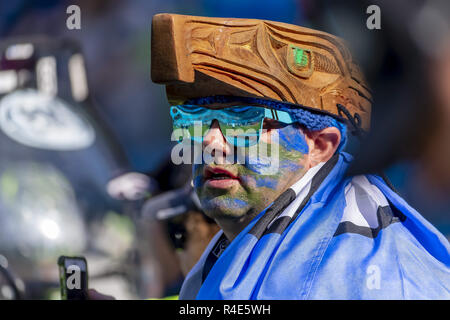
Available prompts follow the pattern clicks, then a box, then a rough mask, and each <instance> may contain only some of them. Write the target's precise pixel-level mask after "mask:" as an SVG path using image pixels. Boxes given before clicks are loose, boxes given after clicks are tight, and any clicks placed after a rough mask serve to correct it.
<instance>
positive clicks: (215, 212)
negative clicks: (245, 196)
mask: <svg viewBox="0 0 450 320" xmlns="http://www.w3.org/2000/svg"><path fill="white" fill-rule="evenodd" d="M201 204H202V208H203V211H204V212H205V213H206V215H207V216H209V217H210V218H212V219H231V220H239V219H241V218H242V217H245V216H246V215H247V212H248V211H249V209H250V206H249V205H248V203H247V202H246V201H244V200H242V199H238V198H232V197H229V196H227V195H222V196H216V197H213V198H209V199H202V200H201Z"/></svg>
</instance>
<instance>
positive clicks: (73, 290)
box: [58, 256, 88, 300]
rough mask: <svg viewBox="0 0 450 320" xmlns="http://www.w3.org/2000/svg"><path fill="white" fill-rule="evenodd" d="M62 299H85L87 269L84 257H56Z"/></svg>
mask: <svg viewBox="0 0 450 320" xmlns="http://www.w3.org/2000/svg"><path fill="white" fill-rule="evenodd" d="M58 267H59V283H60V287H61V299H62V300H87V297H88V296H87V290H88V271H87V262H86V258H85V257H66V256H60V257H59V258H58Z"/></svg>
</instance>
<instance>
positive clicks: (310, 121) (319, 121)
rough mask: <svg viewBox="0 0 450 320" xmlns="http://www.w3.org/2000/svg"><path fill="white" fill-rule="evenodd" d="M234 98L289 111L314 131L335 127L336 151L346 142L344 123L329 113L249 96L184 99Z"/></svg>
mask: <svg viewBox="0 0 450 320" xmlns="http://www.w3.org/2000/svg"><path fill="white" fill-rule="evenodd" d="M236 99H239V101H242V102H246V103H256V104H262V105H266V106H268V107H270V108H272V109H275V110H280V111H285V112H289V113H290V114H291V115H292V117H293V118H294V120H295V121H296V122H297V123H299V124H301V125H302V126H304V127H305V128H307V129H308V130H312V131H316V130H322V129H325V128H328V127H336V128H338V129H339V131H340V132H341V143H340V144H339V147H338V151H341V150H343V149H344V147H345V145H346V143H347V126H346V125H345V124H344V123H342V122H340V121H338V120H336V119H335V118H333V117H331V116H329V115H326V114H320V113H314V112H311V111H309V110H306V109H303V108H301V107H298V106H296V105H291V104H288V103H283V102H281V101H273V100H266V99H261V98H251V97H233V96H210V97H202V98H197V99H191V100H188V101H186V102H185V104H193V105H205V104H213V103H229V102H233V101H236Z"/></svg>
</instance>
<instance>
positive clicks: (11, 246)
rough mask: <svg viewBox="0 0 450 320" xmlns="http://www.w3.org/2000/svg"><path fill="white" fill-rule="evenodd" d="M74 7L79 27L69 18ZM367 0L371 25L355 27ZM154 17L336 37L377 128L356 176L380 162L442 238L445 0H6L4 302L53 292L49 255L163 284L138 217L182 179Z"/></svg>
mask: <svg viewBox="0 0 450 320" xmlns="http://www.w3.org/2000/svg"><path fill="white" fill-rule="evenodd" d="M72 4H76V5H78V6H79V7H80V9H81V29H80V30H77V29H75V30H69V29H68V28H67V27H66V20H67V18H68V17H69V14H67V13H66V9H67V8H68V7H69V6H70V5H72ZM372 4H376V5H378V7H379V8H380V17H381V29H380V30H370V29H369V28H367V25H366V21H367V19H368V18H369V16H370V15H371V13H367V11H366V10H367V8H368V6H369V5H372ZM161 12H169V13H179V14H188V15H199V16H218V17H237V18H258V19H267V20H275V21H281V22H287V23H292V24H298V25H302V26H306V27H311V28H315V29H320V30H323V31H327V32H330V33H333V34H335V35H338V36H341V37H343V38H344V39H345V40H347V41H348V43H349V46H350V49H351V51H352V53H353V55H354V57H355V59H356V60H357V61H359V63H360V64H361V67H362V69H363V71H364V73H365V74H366V76H367V78H368V80H369V83H370V84H371V86H372V89H373V92H374V105H373V126H372V128H373V130H372V133H371V134H370V135H369V136H368V137H367V140H365V141H364V143H362V146H361V148H358V147H354V150H353V151H354V153H355V156H356V160H355V166H354V168H352V170H353V171H352V172H354V173H361V172H379V171H381V170H384V171H385V172H387V175H388V176H389V178H390V179H391V181H392V183H393V184H394V186H395V187H396V188H397V189H398V192H399V193H400V194H401V195H402V196H403V197H404V198H405V199H406V200H407V201H408V202H409V203H410V204H411V205H412V206H413V207H415V208H416V209H417V210H418V211H419V212H421V214H422V215H423V216H425V217H426V218H427V219H428V220H429V221H430V222H432V223H433V224H434V225H435V226H436V227H437V228H438V229H439V230H440V231H441V232H442V233H444V234H445V235H446V236H447V237H450V214H449V212H450V197H449V196H448V195H449V194H450V192H449V191H450V96H449V92H450V90H449V89H450V44H449V43H450V22H449V21H450V19H449V15H450V7H449V2H448V1H445V0H442V1H439V0H436V1H425V0H423V1H404V0H399V1H343V0H334V1H327V0H246V1H242V0H150V1H147V0H145V1H144V0H131V1H124V0H105V1H92V0H83V1H65V0H41V1H25V0H10V1H2V2H1V3H0V49H1V52H0V54H1V59H2V60H1V64H0V266H1V268H0V271H2V272H1V273H0V297H1V298H5V299H11V298H17V297H25V298H33V299H59V283H58V269H57V267H56V260H57V257H58V256H59V255H60V254H66V255H70V254H72V255H84V256H86V257H87V259H88V264H89V275H90V278H89V279H90V286H91V287H95V288H97V289H98V290H99V291H102V292H105V293H108V294H111V295H114V296H115V297H117V298H122V299H131V298H152V297H154V298H158V297H162V296H164V295H167V294H168V293H170V290H169V289H167V287H168V286H170V285H167V284H165V283H164V280H162V278H164V277H165V275H164V271H162V270H164V269H165V268H171V266H169V265H166V266H164V265H161V262H160V261H156V260H155V255H152V246H151V245H150V244H149V242H151V241H152V239H151V236H150V235H149V232H150V231H151V230H153V229H152V227H151V226H149V225H148V221H146V220H145V219H143V218H142V214H141V210H142V207H143V203H144V202H145V201H146V200H148V199H149V198H151V197H153V196H155V195H158V194H160V193H162V192H164V191H167V190H171V189H174V188H180V187H182V186H184V185H185V184H186V183H189V175H190V172H189V171H190V169H189V168H188V167H183V166H174V165H172V164H170V151H171V148H172V146H173V144H172V143H171V142H170V134H171V131H172V130H171V122H170V117H169V113H168V108H167V107H168V104H167V101H166V98H165V92H164V87H163V86H159V85H156V84H153V83H152V82H151V80H150V54H151V52H150V30H151V19H152V16H153V15H154V14H156V13H161ZM41 91H46V93H47V94H50V95H51V96H53V99H52V100H51V101H49V100H46V98H45V97H48V95H46V96H45V97H43V96H42V95H40V94H39V92H41ZM12 106H16V107H15V108H13V107H12ZM67 128H69V129H70V130H68V129H67ZM167 263H170V262H167ZM4 270H7V271H6V272H8V273H7V275H4ZM174 274H175V273H174ZM173 278H174V279H175V278H176V276H173ZM175 280H176V279H175ZM175 280H174V282H176V281H175ZM11 281H13V282H14V284H13V285H11ZM165 287H166V288H165Z"/></svg>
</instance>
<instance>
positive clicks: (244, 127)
mask: <svg viewBox="0 0 450 320" xmlns="http://www.w3.org/2000/svg"><path fill="white" fill-rule="evenodd" d="M261 121H262V120H261V119H255V120H254V121H251V122H246V123H245V124H241V125H239V126H236V125H233V124H227V123H223V122H219V125H220V130H221V131H222V133H223V135H224V136H225V138H226V139H227V141H228V142H229V143H231V144H233V145H235V146H236V147H249V146H252V145H255V144H257V143H258V138H259V130H260V129H261Z"/></svg>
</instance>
